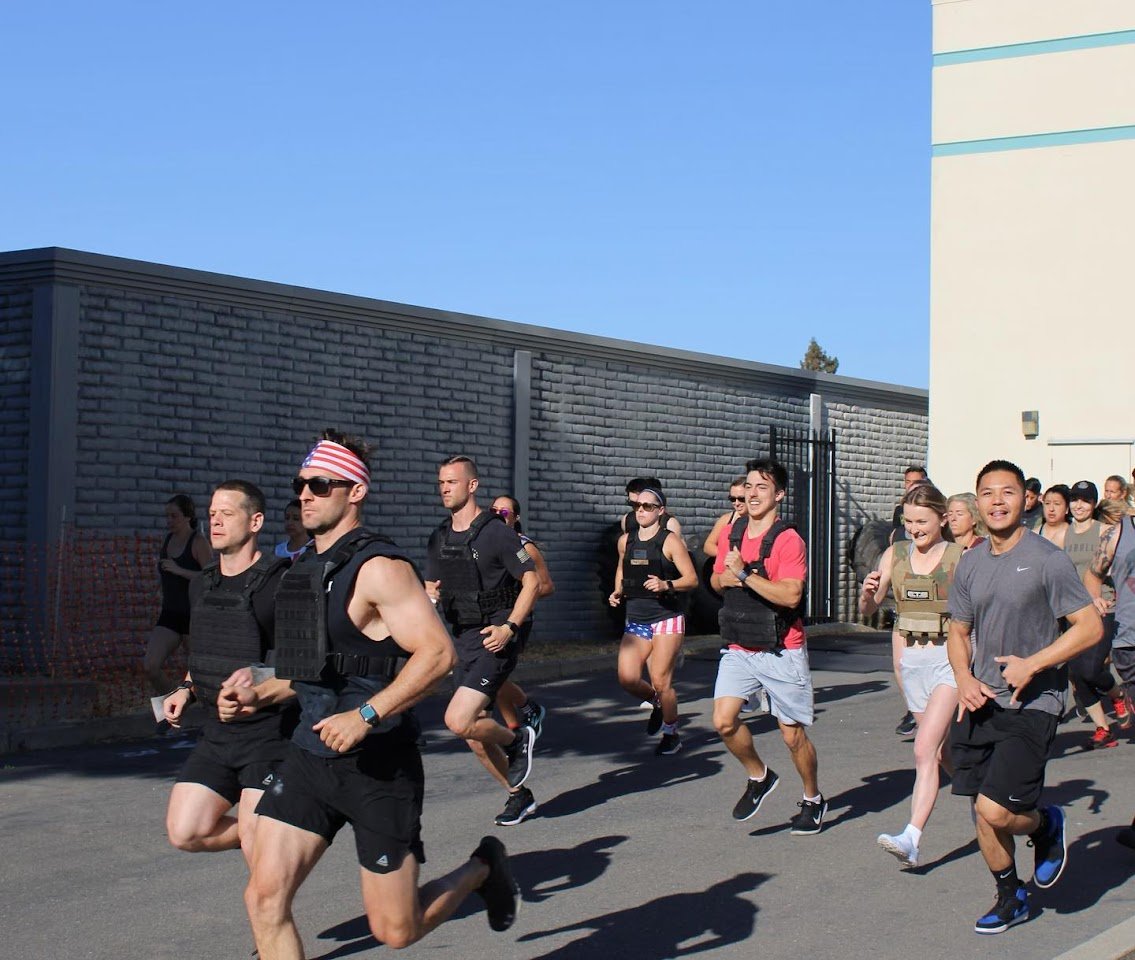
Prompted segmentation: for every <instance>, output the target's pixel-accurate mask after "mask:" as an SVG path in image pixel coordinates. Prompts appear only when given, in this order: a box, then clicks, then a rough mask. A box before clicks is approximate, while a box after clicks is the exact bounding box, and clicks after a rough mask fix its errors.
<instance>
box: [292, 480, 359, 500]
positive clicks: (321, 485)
mask: <svg viewBox="0 0 1135 960" xmlns="http://www.w3.org/2000/svg"><path fill="white" fill-rule="evenodd" d="M354 485H355V481H354V480H336V479H335V478H333V477H296V478H295V479H294V480H293V481H292V491H293V492H294V493H295V495H296V496H297V497H298V496H299V495H300V494H301V493H303V488H304V487H308V488H309V489H310V490H311V492H312V493H313V494H315V496H317V497H329V496H331V491H332V490H334V489H335V488H336V487H353V486H354Z"/></svg>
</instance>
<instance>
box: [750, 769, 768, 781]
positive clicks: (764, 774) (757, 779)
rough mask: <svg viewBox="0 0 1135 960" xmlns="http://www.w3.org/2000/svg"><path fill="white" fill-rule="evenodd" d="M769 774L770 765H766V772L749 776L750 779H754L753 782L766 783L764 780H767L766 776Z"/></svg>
mask: <svg viewBox="0 0 1135 960" xmlns="http://www.w3.org/2000/svg"><path fill="white" fill-rule="evenodd" d="M767 776H768V767H765V772H764V773H762V774H761V775H760V776H759V777H749V779H750V780H751V781H752V782H753V783H764V782H765V778H766V777H767Z"/></svg>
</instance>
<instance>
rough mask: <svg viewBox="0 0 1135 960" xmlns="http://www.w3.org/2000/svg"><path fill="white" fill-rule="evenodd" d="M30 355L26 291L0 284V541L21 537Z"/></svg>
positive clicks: (29, 297)
mask: <svg viewBox="0 0 1135 960" xmlns="http://www.w3.org/2000/svg"><path fill="white" fill-rule="evenodd" d="M31 354H32V292H31V290H30V289H28V288H24V289H19V288H15V289H7V290H5V289H0V445H3V448H4V456H3V457H2V458H0V493H2V494H3V496H4V510H3V511H0V540H19V539H22V538H23V536H24V529H25V527H26V525H27V509H26V505H27V498H28V411H29V409H30V392H31Z"/></svg>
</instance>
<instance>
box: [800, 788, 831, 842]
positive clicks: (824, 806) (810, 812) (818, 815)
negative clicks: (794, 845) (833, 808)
mask: <svg viewBox="0 0 1135 960" xmlns="http://www.w3.org/2000/svg"><path fill="white" fill-rule="evenodd" d="M797 806H798V807H799V808H800V812H799V813H798V814H796V816H794V817H793V818H792V830H791V833H792V835H793V836H795V837H804V836H808V835H809V834H812V833H819V832H820V831H821V830H823V829H824V814H826V813H827V812H828V802H827V800H825V799H824V798H823V797H820V802H819V803H813V802H812V801H811V800H801V801H800V802H799V803H798V804H797Z"/></svg>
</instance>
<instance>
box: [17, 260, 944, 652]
mask: <svg viewBox="0 0 1135 960" xmlns="http://www.w3.org/2000/svg"><path fill="white" fill-rule="evenodd" d="M36 253H40V252H39V251H37V252H36ZM44 254H45V256H44V261H43V262H42V263H37V264H36V265H35V269H37V270H39V271H41V272H47V271H49V270H50V271H54V273H53V276H57V277H59V278H61V279H60V282H66V283H68V284H70V285H73V286H77V287H79V289H80V291H81V296H80V321H79V364H78V374H77V378H78V380H77V384H76V391H77V409H78V413H77V424H76V435H77V456H76V458H75V465H74V471H75V491H76V495H75V504H76V510H75V522H76V524H77V526H78V527H79V528H80V530H82V531H91V532H96V533H97V532H98V531H115V532H120V533H124V532H135V533H139V534H154V535H156V534H157V533H159V532H160V531H161V530H162V528H163V519H162V507H163V504H164V503H165V501H166V500H167V499H168V498H169V497H170V496H171V495H172V494H173V493H175V492H185V493H188V494H190V495H191V496H193V497H194V498H195V500H197V502H198V504H199V506H200V507H201V508H202V512H203V508H204V507H205V505H206V501H207V497H208V494H209V491H210V489H211V487H212V486H213V485H214V484H216V483H217V482H219V481H221V480H223V479H225V478H228V477H232V476H241V477H246V478H248V479H251V480H253V481H254V482H256V483H258V484H259V485H260V486H261V487H262V488H263V489H264V492H265V494H266V495H267V497H268V499H269V503H270V505H271V509H270V513H271V515H270V517H269V522H268V525H267V531H266V537H265V539H266V540H267V541H269V542H272V543H274V542H275V541H276V540H277V539H278V538H279V537H280V535H281V533H282V522H281V514H282V511H283V507H284V504H285V503H286V502H287V501H288V500H289V499H290V498H291V491H290V488H289V486H288V481H289V480H290V478H291V477H292V476H293V475H294V473H295V471H296V469H297V467H298V463H299V460H300V458H301V457H302V455H303V454H304V453H305V452H306V450H307V448H308V445H309V443H310V442H311V440H312V438H313V437H314V436H315V435H316V434H317V433H318V431H319V430H320V429H321V428H323V427H324V426H339V427H341V428H343V429H348V430H351V431H353V432H357V433H359V434H360V435H362V436H364V437H366V438H367V439H368V440H369V441H371V442H372V443H373V444H374V445H375V448H376V452H375V454H374V456H373V458H372V469H373V475H374V478H375V486H376V490H375V493H374V496H373V499H372V503H371V504H370V506H369V507H368V523H369V524H370V525H372V526H373V527H375V528H377V529H380V530H382V531H383V532H385V533H387V534H388V535H390V536H392V537H394V538H395V539H396V540H398V541H399V542H400V543H401V544H403V545H404V546H405V547H406V548H407V549H408V550H409V552H410V553H411V555H412V556H413V557H414V558H415V559H417V560H419V561H420V560H421V559H423V557H424V547H425V542H426V539H427V537H428V535H429V533H430V531H431V530H432V529H433V527H434V526H435V525H436V524H437V523H438V522H439V520H440V519H441V511H440V507H439V503H438V499H437V495H436V490H435V480H436V467H437V463H438V461H439V460H440V459H441V458H442V457H444V456H446V455H449V454H453V453H466V454H468V455H470V456H472V457H474V458H475V459H476V460H477V461H478V464H479V465H480V468H481V477H482V493H483V498H482V499H483V502H485V503H488V502H489V499H490V498H491V497H492V496H494V495H497V494H501V493H506V492H509V493H510V492H515V491H512V489H511V486H512V464H513V457H512V453H513V451H512V403H513V390H514V385H513V363H514V354H515V351H516V350H517V349H522V350H526V351H530V352H531V354H532V382H531V397H532V402H531V429H530V433H529V445H530V456H529V461H528V468H529V475H530V494H529V501H530V502H528V503H526V504H525V505H524V506H525V521H526V524H525V525H526V528H527V530H528V532H530V533H531V534H532V535H533V536H535V537H536V538H537V540H538V541H539V542H540V543H541V546H542V547H543V549H544V552H545V554H546V556H547V558H548V560H549V564H550V566H551V569H552V573H553V576H554V578H555V580H556V584H557V592H556V594H555V596H553V597H552V598H551V599H550V600H549V601H547V602H545V603H544V604H542V605H541V609H540V611H539V614H538V624H539V626H538V632H537V635H538V636H539V635H541V634H543V635H545V636H556V637H562V638H592V637H596V636H600V635H603V636H606V635H609V634H610V631H611V623H610V615H609V613H608V612H607V610H606V609H605V608H604V606H603V604H602V602H601V601H602V597H603V596H604V595H605V592H606V591H607V590H609V589H610V584H607V583H605V584H600V583H599V579H598V564H597V561H596V548H597V546H598V545H599V543H600V542H601V541H602V539H603V537H604V533H605V531H606V530H608V529H609V526H610V524H611V523H612V521H614V520H615V519H617V517H618V516H619V515H620V513H621V512H622V511H623V502H624V496H623V484H624V483H625V481H626V479H627V478H628V477H630V476H634V475H638V474H642V473H651V474H657V475H658V476H659V477H661V478H662V479H663V480H664V483H665V486H666V490H667V493H668V495H669V497H670V501H671V505H672V511H673V513H674V514H675V515H676V516H678V517H679V518H680V519H681V520H682V522H683V524H684V526H685V529H686V532H687V534H688V535H689V537H688V538H689V539H692V540H693V541H694V542H697V543H699V544H700V542H701V540H702V539H703V538H704V536H705V533H706V531H707V530H708V528H709V527H710V525H711V524H712V523H713V521H714V519H715V518H716V517H717V516H718V515H719V514H720V513H721V512H722V511H723V509H724V508H725V503H724V497H725V493H726V485H727V484H728V481H729V479H730V478H731V477H732V476H733V475H734V474H735V473H736V472H737V471H738V469H739V468H740V466H741V465H742V464H743V462H744V461H745V460H746V459H748V458H750V457H752V456H756V455H763V454H765V453H767V452H768V432H769V427H770V426H773V425H775V426H776V427H777V428H778V429H791V430H803V429H806V428H807V427H808V425H809V406H810V404H809V395H810V394H811V393H813V392H817V393H821V394H822V395H823V396H824V399H825V407H824V411H825V413H824V424H823V426H824V427H825V428H827V427H831V428H832V429H834V430H835V431H836V434H837V449H838V452H839V462H838V466H837V480H838V486H839V489H838V494H837V499H838V506H839V511H840V519H839V534H840V540H841V541H842V542H844V543H845V542H846V539H847V538H848V537H849V536H850V535H851V534H852V533H853V532H854V531H855V530H856V529H857V528H858V526H859V524H860V523H861V521H862V519H863V518H865V517H867V516H870V515H874V516H889V514H890V510H891V509H892V506H893V503H894V501H895V498H896V497H897V495H898V493H899V490H900V487H901V475H900V474H899V470H900V469H901V466H902V465H903V464H904V463H905V462H906V461H907V460H910V459H915V460H920V459H922V457H923V455H924V451H925V448H926V398H925V394H923V393H919V392H912V391H909V390H904V389H897V388H890V387H887V386H886V385H881V384H865V383H863V382H860V381H853V380H848V379H847V378H842V377H827V376H824V375H816V376H811V375H804V374H800V373H799V372H798V371H789V370H784V369H782V368H772V367H762V366H761V365H759V364H746V363H740V362H737V361H732V360H729V359H727V358H713V357H703V356H700V355H692V354H681V353H680V352H676V351H667V350H664V349H661V348H651V347H644V346H642V345H638V344H620V343H618V342H615V341H603V340H599V339H597V338H587V337H575V336H573V335H570V334H563V333H560V332H557V331H550V330H542V329H540V328H535V327H525V326H523V325H518V324H505V323H502V322H500V321H493V320H485V319H482V318H473V317H467V316H463V315H457V314H445V313H441V312H437V311H429V310H424V309H422V308H413V307H403V306H401V305H396V304H385V303H382V302H379V301H369V300H361V299H358V298H350V297H345V296H343V295H338V294H323V293H319V292H317V291H309V290H302V289H300V288H289V287H282V286H280V285H275V284H263V283H259V282H256V281H247V280H241V279H239V278H218V277H216V276H215V275H210V274H200V273H195V272H191V271H182V270H177V269H176V268H166V267H157V266H154V265H149V264H139V263H137V262H134V261H122V260H115V259H113V258H104V257H98V256H95V255H90V254H79V253H74V252H71V251H48V252H44ZM5 256H8V257H11V256H14V255H0V293H2V294H3V299H0V307H2V312H0V317H3V318H4V321H5V328H4V331H5V336H8V337H10V338H14V345H13V346H12V347H8V346H7V343H8V341H5V343H6V350H5V354H4V360H5V363H6V364H8V363H10V364H11V365H12V368H13V370H14V372H15V373H16V374H17V377H16V379H15V380H14V381H12V382H16V383H18V382H19V381H18V374H19V372H20V370H26V349H25V348H23V347H21V345H20V344H21V343H22V341H19V334H18V332H19V330H21V329H23V330H26V329H28V328H29V326H30V324H29V322H28V319H27V316H28V304H29V302H30V301H29V297H28V296H27V295H26V294H22V293H20V292H19V289H14V290H13V289H12V288H13V287H14V285H12V284H9V287H8V288H7V289H8V290H9V292H7V293H3V291H4V290H5V289H6V288H5V287H4V286H3V280H4V269H5V266H6V264H5ZM44 264H47V266H45V265H44ZM6 268H7V269H8V271H9V274H10V273H11V272H12V271H14V270H18V269H19V268H20V264H19V263H17V264H15V266H13V265H12V264H11V263H8V264H7V267H6ZM27 269H31V268H30V267H28V268H27ZM21 324H22V326H21ZM21 349H23V350H24V353H23V354H21V353H20V350H21ZM21 356H24V357H25V359H24V360H23V363H24V366H23V367H20V362H21V361H20V359H19V358H20V357H21ZM25 381H26V375H25ZM17 395H20V394H19V391H18V388H17ZM22 395H23V396H26V387H25V389H24V393H23V394H22ZM864 397H866V398H867V399H866V400H864V399H863V398H864ZM0 422H3V423H4V424H5V429H9V430H11V431H14V432H13V436H14V437H16V438H17V440H18V431H19V429H20V422H21V421H20V419H19V417H6V418H5V419H4V420H2V421H0ZM8 469H11V468H8ZM16 469H18V467H17V468H16ZM9 476H15V474H3V473H0V482H9V481H8V477H9ZM12 482H15V481H12ZM20 519H21V518H19V517H17V518H16V519H13V518H12V517H11V516H8V517H6V518H5V522H7V523H9V524H10V529H13V530H18V529H19V528H20V526H21V524H20V522H19V521H20ZM851 589H853V588H851V587H848V588H846V589H845V591H844V593H845V596H844V599H845V602H846V600H847V599H848V596H849V592H848V591H850V590H851Z"/></svg>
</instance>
